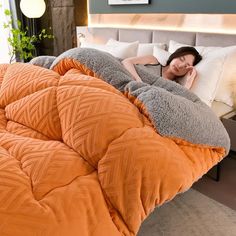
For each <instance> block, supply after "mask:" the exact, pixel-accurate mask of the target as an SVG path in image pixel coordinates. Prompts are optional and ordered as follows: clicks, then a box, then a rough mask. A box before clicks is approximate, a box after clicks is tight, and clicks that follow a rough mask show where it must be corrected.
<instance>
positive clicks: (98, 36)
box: [76, 26, 236, 47]
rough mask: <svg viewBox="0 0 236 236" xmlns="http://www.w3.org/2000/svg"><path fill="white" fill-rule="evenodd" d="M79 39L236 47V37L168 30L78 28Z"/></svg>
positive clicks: (102, 41)
mask: <svg viewBox="0 0 236 236" xmlns="http://www.w3.org/2000/svg"><path fill="white" fill-rule="evenodd" d="M76 30H77V39H78V35H79V34H80V33H82V34H84V35H85V37H86V40H88V41H91V42H96V43H106V42H107V40H108V39H109V38H113V39H116V40H118V41H125V42H132V41H136V40H138V41H139V42H140V43H166V44H167V45H168V43H169V40H175V41H177V42H181V43H185V44H189V45H192V46H219V47H226V46H231V45H236V35H234V34H216V33H214V34H213V33H198V32H181V31H167V30H148V29H127V28H126V29H125V28H100V27H87V26H86V27H80V26H78V27H76Z"/></svg>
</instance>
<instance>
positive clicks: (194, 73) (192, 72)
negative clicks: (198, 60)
mask: <svg viewBox="0 0 236 236" xmlns="http://www.w3.org/2000/svg"><path fill="white" fill-rule="evenodd" d="M187 69H188V72H187V74H186V83H185V85H184V87H185V88H187V89H190V88H191V87H192V84H193V81H194V79H195V78H196V76H197V70H196V69H195V68H194V67H193V66H189V67H188V68H187Z"/></svg>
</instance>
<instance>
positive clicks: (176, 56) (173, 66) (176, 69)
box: [122, 47, 202, 89]
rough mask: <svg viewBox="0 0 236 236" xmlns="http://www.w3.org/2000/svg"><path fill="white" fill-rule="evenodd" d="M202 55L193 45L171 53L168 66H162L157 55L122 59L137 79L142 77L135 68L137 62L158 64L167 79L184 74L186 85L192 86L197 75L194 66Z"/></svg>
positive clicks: (176, 77) (162, 74) (139, 79)
mask: <svg viewBox="0 0 236 236" xmlns="http://www.w3.org/2000/svg"><path fill="white" fill-rule="evenodd" d="M201 59H202V56H201V55H200V54H199V53H198V51H197V50H196V49H195V48H193V47H181V48H179V49H177V50H176V51H175V52H174V53H172V54H171V55H170V57H169V58H168V60H167V63H166V66H161V64H160V63H159V62H158V60H157V59H156V57H154V56H152V55H150V56H143V57H130V58H127V59H125V60H123V61H122V64H123V65H124V67H125V68H126V69H127V70H128V71H129V72H130V73H131V75H132V76H133V78H134V79H135V80H136V81H139V82H141V81H142V79H141V78H140V77H139V75H138V73H137V72H136V70H135V67H134V65H135V64H143V65H145V64H157V65H159V66H160V74H158V75H157V76H162V77H163V78H165V79H169V80H174V81H175V80H176V79H178V78H179V77H182V76H184V75H186V76H187V78H186V83H185V85H184V86H185V87H186V88H188V89H189V88H190V87H191V85H192V82H193V80H194V78H195V77H196V75H197V71H196V69H195V68H194V67H193V66H195V65H196V64H197V63H198V62H199V61H201Z"/></svg>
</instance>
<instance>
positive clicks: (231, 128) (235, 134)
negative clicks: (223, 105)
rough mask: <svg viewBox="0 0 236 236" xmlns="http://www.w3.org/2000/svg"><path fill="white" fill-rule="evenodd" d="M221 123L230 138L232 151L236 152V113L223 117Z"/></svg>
mask: <svg viewBox="0 0 236 236" xmlns="http://www.w3.org/2000/svg"><path fill="white" fill-rule="evenodd" d="M221 121H222V123H223V125H224V127H225V129H226V130H227V132H228V134H229V137H230V142H231V145H230V150H232V151H236V111H232V112H230V113H227V114H226V115H224V116H222V117H221Z"/></svg>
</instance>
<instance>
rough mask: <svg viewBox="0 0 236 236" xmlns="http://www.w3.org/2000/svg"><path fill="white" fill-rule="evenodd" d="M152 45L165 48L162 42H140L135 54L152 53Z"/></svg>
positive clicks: (144, 54) (145, 54)
mask: <svg viewBox="0 0 236 236" xmlns="http://www.w3.org/2000/svg"><path fill="white" fill-rule="evenodd" d="M154 47H158V48H161V49H165V48H166V45H165V44H164V43H140V44H139V45H138V53H137V56H147V55H153V50H154Z"/></svg>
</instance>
